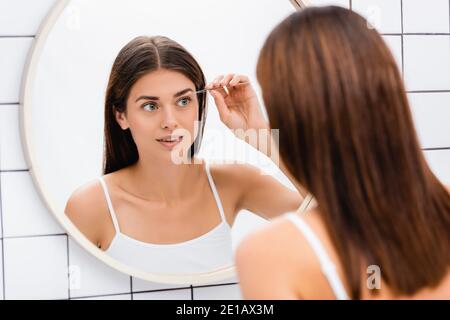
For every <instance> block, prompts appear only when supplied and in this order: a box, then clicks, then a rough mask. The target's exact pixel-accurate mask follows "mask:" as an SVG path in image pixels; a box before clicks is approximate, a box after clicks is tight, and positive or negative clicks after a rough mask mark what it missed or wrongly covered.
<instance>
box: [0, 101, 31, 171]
mask: <svg viewBox="0 0 450 320" xmlns="http://www.w3.org/2000/svg"><path fill="white" fill-rule="evenodd" d="M27 168H28V166H27V164H26V162H25V156H24V153H23V150H22V141H21V139H20V129H19V106H18V105H0V170H24V169H27Z"/></svg>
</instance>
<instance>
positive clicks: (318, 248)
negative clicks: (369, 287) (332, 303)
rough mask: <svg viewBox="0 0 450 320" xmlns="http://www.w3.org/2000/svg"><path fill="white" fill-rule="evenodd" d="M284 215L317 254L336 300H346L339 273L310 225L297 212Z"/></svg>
mask: <svg viewBox="0 0 450 320" xmlns="http://www.w3.org/2000/svg"><path fill="white" fill-rule="evenodd" d="M286 217H287V218H288V219H289V220H290V221H292V222H293V223H294V225H295V226H296V227H297V229H298V230H300V232H301V233H302V234H303V235H304V236H305V238H306V240H307V241H308V243H309V245H310V246H311V248H312V249H313V251H314V252H315V254H316V255H317V258H318V259H319V262H320V267H321V270H322V272H323V274H324V275H325V277H326V278H327V280H328V283H329V284H330V286H331V289H332V290H333V292H334V295H335V296H336V299H338V300H348V296H347V293H346V291H345V288H344V285H343V284H342V281H341V279H340V278H339V274H338V273H337V271H336V266H335V264H334V263H333V261H331V259H330V258H329V256H328V254H327V252H326V250H325V248H324V247H323V245H322V243H321V242H320V239H319V238H318V237H317V236H316V234H315V233H314V231H313V230H312V229H311V227H310V226H309V225H308V224H307V223H306V222H305V221H303V219H301V218H300V217H299V216H298V215H297V214H295V213H289V214H287V215H286Z"/></svg>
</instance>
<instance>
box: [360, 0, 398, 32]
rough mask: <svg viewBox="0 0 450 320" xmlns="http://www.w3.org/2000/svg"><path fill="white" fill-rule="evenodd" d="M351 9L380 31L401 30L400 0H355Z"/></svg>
mask: <svg viewBox="0 0 450 320" xmlns="http://www.w3.org/2000/svg"><path fill="white" fill-rule="evenodd" d="M352 9H353V11H355V12H356V13H359V14H360V15H362V16H363V17H365V18H366V19H367V21H368V22H369V23H370V24H371V25H372V26H373V27H375V28H376V29H377V30H378V32H380V33H401V32H402V9H401V1H400V0H355V1H353V2H352Z"/></svg>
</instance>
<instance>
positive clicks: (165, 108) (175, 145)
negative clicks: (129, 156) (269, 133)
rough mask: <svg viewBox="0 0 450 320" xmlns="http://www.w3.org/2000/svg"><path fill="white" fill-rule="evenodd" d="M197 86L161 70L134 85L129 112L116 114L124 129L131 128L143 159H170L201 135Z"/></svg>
mask: <svg viewBox="0 0 450 320" xmlns="http://www.w3.org/2000/svg"><path fill="white" fill-rule="evenodd" d="M195 91H196V89H195V85H194V83H193V82H192V81H191V80H190V79H189V78H187V77H186V76H184V75H183V74H181V73H179V72H176V71H172V70H166V69H159V70H156V71H153V72H150V73H148V74H146V75H144V76H142V77H141V78H140V79H138V81H136V83H135V84H134V85H133V86H132V88H131V90H130V94H129V97H128V100H127V106H126V113H119V112H117V113H116V119H117V122H118V123H119V125H120V126H121V128H122V129H127V128H130V131H131V135H132V136H133V139H134V142H135V143H136V146H137V148H138V152H139V156H140V157H145V158H147V157H148V156H150V157H151V158H152V159H155V158H156V159H157V158H159V159H161V160H164V161H165V160H170V159H173V158H171V157H172V154H175V152H176V151H177V150H181V149H182V150H184V154H186V153H187V152H188V151H189V147H190V146H191V145H192V143H193V141H194V140H195V138H196V136H197V132H198V130H197V128H198V127H199V124H198V123H196V122H197V121H196V120H197V119H198V111H199V103H198V99H197V94H195Z"/></svg>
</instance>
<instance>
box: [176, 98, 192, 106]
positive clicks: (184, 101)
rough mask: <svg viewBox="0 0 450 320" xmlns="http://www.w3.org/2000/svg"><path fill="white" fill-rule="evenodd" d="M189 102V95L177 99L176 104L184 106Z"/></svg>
mask: <svg viewBox="0 0 450 320" xmlns="http://www.w3.org/2000/svg"><path fill="white" fill-rule="evenodd" d="M190 102H191V98H189V97H184V98H181V99H180V100H178V105H179V106H180V107H185V106H187V105H188V104H189V103H190Z"/></svg>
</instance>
